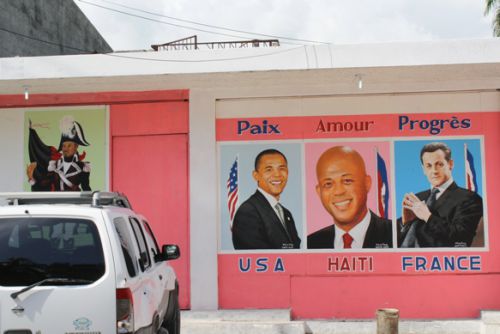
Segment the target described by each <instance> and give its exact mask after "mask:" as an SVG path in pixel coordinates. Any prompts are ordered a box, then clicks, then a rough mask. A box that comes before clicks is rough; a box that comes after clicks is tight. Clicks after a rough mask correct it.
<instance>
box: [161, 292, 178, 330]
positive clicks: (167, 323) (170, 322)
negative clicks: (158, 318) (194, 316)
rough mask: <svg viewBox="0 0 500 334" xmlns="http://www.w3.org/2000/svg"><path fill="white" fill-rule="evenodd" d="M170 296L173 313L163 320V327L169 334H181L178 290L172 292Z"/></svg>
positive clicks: (169, 313) (168, 313)
mask: <svg viewBox="0 0 500 334" xmlns="http://www.w3.org/2000/svg"><path fill="white" fill-rule="evenodd" d="M172 292H173V293H172V294H171V295H170V298H172V299H171V302H172V308H173V309H172V311H171V312H167V315H166V316H165V319H164V320H163V324H162V327H163V328H165V329H167V331H168V334H180V332H181V311H180V308H179V295H178V290H177V289H176V290H175V291H172Z"/></svg>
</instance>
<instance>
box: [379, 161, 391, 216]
mask: <svg viewBox="0 0 500 334" xmlns="http://www.w3.org/2000/svg"><path fill="white" fill-rule="evenodd" d="M377 179H378V182H377V184H378V189H377V197H378V214H379V215H380V217H383V218H388V217H389V182H388V179H387V168H386V166H385V161H384V159H383V158H382V157H381V156H380V154H379V153H378V152H377Z"/></svg>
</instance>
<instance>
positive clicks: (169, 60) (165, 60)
mask: <svg viewBox="0 0 500 334" xmlns="http://www.w3.org/2000/svg"><path fill="white" fill-rule="evenodd" d="M302 48H303V46H299V47H296V48H291V49H285V50H280V51H276V52H269V53H265V54H260V55H253V56H243V57H234V58H217V59H196V60H183V59H151V58H144V57H134V56H123V55H118V54H116V53H113V54H111V53H106V54H105V55H106V56H110V57H117V58H125V59H135V60H147V61H156V62H169V63H210V62H217V61H232V60H244V59H252V58H261V57H267V56H274V55H277V54H280V53H286V52H291V51H295V50H298V49H302Z"/></svg>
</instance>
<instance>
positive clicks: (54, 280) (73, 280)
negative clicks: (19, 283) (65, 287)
mask: <svg viewBox="0 0 500 334" xmlns="http://www.w3.org/2000/svg"><path fill="white" fill-rule="evenodd" d="M45 283H82V284H85V283H87V284H88V283H92V281H90V280H87V279H80V278H54V277H52V278H45V279H43V280H41V281H38V282H36V283H33V284H31V285H30V286H27V287H25V288H23V289H21V290H19V291H17V292H14V293H11V294H10V297H11V298H12V299H16V298H17V297H18V296H19V295H20V294H22V293H25V292H26V291H29V290H31V289H33V288H36V287H37V286H39V285H42V284H45Z"/></svg>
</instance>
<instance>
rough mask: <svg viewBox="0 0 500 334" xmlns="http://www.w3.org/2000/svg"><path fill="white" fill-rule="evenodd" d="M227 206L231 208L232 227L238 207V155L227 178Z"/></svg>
mask: <svg viewBox="0 0 500 334" xmlns="http://www.w3.org/2000/svg"><path fill="white" fill-rule="evenodd" d="M227 208H228V209H229V222H230V225H231V227H232V226H233V219H234V214H235V213H236V209H237V208H238V157H236V159H235V160H234V163H233V165H232V166H231V170H230V171H229V178H228V179H227Z"/></svg>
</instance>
